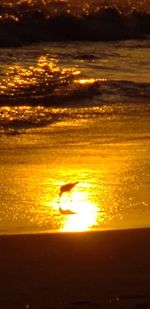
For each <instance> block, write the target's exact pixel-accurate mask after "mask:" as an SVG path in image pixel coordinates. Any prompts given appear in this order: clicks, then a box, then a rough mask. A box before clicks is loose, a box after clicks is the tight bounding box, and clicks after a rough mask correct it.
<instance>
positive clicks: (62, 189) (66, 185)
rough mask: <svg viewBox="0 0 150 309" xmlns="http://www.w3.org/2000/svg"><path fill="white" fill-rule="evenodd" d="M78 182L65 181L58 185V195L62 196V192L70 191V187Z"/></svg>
mask: <svg viewBox="0 0 150 309" xmlns="http://www.w3.org/2000/svg"><path fill="white" fill-rule="evenodd" d="M78 183H79V181H76V182H73V183H67V184H65V185H63V186H61V187H60V191H59V197H61V196H62V194H63V193H65V192H66V193H70V192H71V191H72V189H73V188H74V187H75V186H76V185H77V184H78Z"/></svg>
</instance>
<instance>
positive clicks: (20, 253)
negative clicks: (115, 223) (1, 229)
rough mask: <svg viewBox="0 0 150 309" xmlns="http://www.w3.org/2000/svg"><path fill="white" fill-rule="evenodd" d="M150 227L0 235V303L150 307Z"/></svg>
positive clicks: (43, 307) (12, 307)
mask: <svg viewBox="0 0 150 309" xmlns="http://www.w3.org/2000/svg"><path fill="white" fill-rule="evenodd" d="M149 244H150V229H137V230H136V229H132V230H120V231H101V232H86V233H54V234H53V233H51V234H32V235H10V236H0V252H1V254H0V308H1V309H8V308H9V309H21V308H26V309H27V308H28V309H29V308H33V309H39V308H40V309H50V308H51V309H52V308H71V309H76V308H84V309H85V308H104V309H105V308H120V309H121V308H122V309H123V308H124V309H125V308H138V309H140V308H144V309H146V308H149V307H150V267H149V264H150V247H149Z"/></svg>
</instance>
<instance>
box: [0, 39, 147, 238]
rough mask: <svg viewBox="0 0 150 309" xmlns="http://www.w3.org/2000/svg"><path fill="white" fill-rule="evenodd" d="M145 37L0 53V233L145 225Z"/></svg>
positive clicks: (8, 50) (28, 48)
mask: <svg viewBox="0 0 150 309" xmlns="http://www.w3.org/2000/svg"><path fill="white" fill-rule="evenodd" d="M148 44H149V43H148V41H139V42H136V41H135V42H132V41H131V42H121V43H116V45H115V44H112V43H105V44H104V43H94V44H92V43H85V44H84V45H82V44H81V43H80V44H78V43H68V46H64V44H63V43H59V44H56V43H52V44H50V45H49V44H45V45H44V44H43V45H37V46H36V47H35V46H30V47H27V48H22V49H16V50H13V49H7V50H6V52H5V53H4V52H2V50H1V51H0V59H1V75H0V91H1V92H0V102H1V106H0V201H1V206H0V233H4V234H6V233H28V232H44V231H47V232H51V231H58V230H59V231H62V232H66V231H85V230H91V229H117V228H133V227H146V226H150V196H149V190H150V175H149V174H150V161H149V153H150V101H149V98H150V96H149V94H150V92H149V91H150V87H149V85H150V84H149V82H150V80H149V67H148V65H147V63H148V59H149V53H148ZM4 59H5V60H6V61H5V62H4ZM2 60H3V61H2ZM139 71H140V74H139ZM76 181H79V183H78V184H77V185H76V186H75V187H74V189H73V190H72V193H63V194H62V196H61V198H59V190H60V187H61V186H62V185H63V184H65V183H72V182H76Z"/></svg>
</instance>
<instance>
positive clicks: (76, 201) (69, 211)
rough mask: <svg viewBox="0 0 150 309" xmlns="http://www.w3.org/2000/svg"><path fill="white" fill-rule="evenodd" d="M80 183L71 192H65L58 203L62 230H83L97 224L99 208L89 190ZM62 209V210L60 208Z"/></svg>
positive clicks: (58, 216)
mask: <svg viewBox="0 0 150 309" xmlns="http://www.w3.org/2000/svg"><path fill="white" fill-rule="evenodd" d="M81 186H82V184H81V185H78V186H77V187H78V188H77V187H76V188H75V189H74V191H73V192H72V193H71V194H68V193H64V194H63V195H62V197H61V198H60V201H59V202H58V201H57V203H56V200H55V204H57V207H54V208H57V210H58V215H57V218H58V221H59V225H60V229H59V230H60V231H62V232H81V231H87V230H90V229H91V228H93V227H96V226H97V216H98V208H97V206H96V204H94V203H93V202H92V201H90V199H89V192H88V190H85V192H83V191H81V190H80V187H81ZM59 209H61V210H62V212H61V211H60V210H59Z"/></svg>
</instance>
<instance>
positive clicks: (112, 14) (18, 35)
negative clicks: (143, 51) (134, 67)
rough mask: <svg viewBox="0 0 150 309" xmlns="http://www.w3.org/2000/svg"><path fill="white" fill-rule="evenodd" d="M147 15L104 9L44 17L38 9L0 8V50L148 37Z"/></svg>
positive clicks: (45, 15) (139, 12) (149, 15)
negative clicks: (60, 43) (54, 43)
mask: <svg viewBox="0 0 150 309" xmlns="http://www.w3.org/2000/svg"><path fill="white" fill-rule="evenodd" d="M149 34H150V13H149V12H142V11H139V10H136V9H132V10H131V11H129V12H121V11H120V10H119V9H118V8H116V7H112V6H110V7H103V8H100V9H99V10H98V11H96V12H89V13H88V14H87V13H82V14H81V15H74V14H72V13H70V12H69V13H63V12H59V14H58V15H53V16H52V15H47V14H45V12H44V11H42V10H41V9H39V8H37V7H36V8H34V7H33V8H30V9H29V7H24V8H22V7H21V6H20V11H19V9H16V10H15V9H14V8H13V9H12V12H11V10H10V8H9V10H8V9H7V10H6V9H5V10H4V9H2V8H1V19H0V47H11V46H21V45H24V44H27V43H33V42H39V41H109V40H125V39H134V38H136V39H137V38H141V37H147V36H149Z"/></svg>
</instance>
